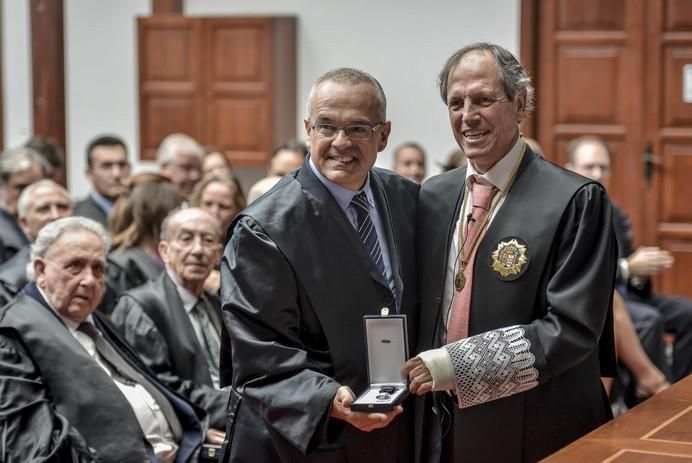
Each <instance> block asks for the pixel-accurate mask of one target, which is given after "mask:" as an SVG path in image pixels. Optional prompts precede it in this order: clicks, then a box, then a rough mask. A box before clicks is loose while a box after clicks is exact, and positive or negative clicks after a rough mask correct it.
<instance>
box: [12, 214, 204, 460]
mask: <svg viewBox="0 0 692 463" xmlns="http://www.w3.org/2000/svg"><path fill="white" fill-rule="evenodd" d="M107 249H108V236H107V235H106V233H105V231H104V230H103V227H101V226H100V225H99V224H98V223H96V222H94V221H92V220H90V219H87V218H84V217H67V218H64V219H60V220H56V221H55V222H51V223H50V224H48V225H46V226H45V227H43V229H42V230H41V231H40V232H39V234H38V237H37V238H36V241H35V242H34V244H33V245H32V259H31V262H32V263H31V265H32V266H31V268H32V273H33V280H34V281H35V282H33V283H30V284H28V285H27V286H26V287H25V288H24V289H23V290H22V293H21V294H19V295H18V296H17V297H16V298H15V299H14V300H13V301H12V302H10V303H9V304H8V305H6V306H4V307H3V308H2V309H0V326H2V327H7V328H12V329H14V330H15V331H16V332H17V333H18V334H19V336H20V339H21V342H22V343H23V344H24V345H25V347H26V352H27V353H28V355H30V356H31V358H32V359H33V361H34V362H35V363H36V365H37V366H38V370H39V371H40V375H41V376H42V377H43V383H44V384H46V386H47V387H48V389H49V391H50V397H51V398H52V404H53V406H54V407H55V410H56V411H57V412H58V413H59V414H60V415H62V416H64V417H65V418H66V419H67V421H68V423H70V425H72V426H73V427H74V428H75V429H76V430H77V431H78V432H79V433H80V434H81V435H82V436H83V438H84V439H85V441H86V443H87V445H88V446H89V447H91V448H93V449H94V450H95V451H96V452H97V453H98V454H99V457H100V461H106V462H120V463H122V462H133V463H134V462H138V463H139V462H143V461H152V462H153V461H164V462H173V461H175V462H186V461H190V460H191V459H192V458H193V456H194V455H195V453H196V451H197V448H198V447H199V445H200V444H201V441H202V438H203V435H204V433H203V432H204V429H203V426H202V422H201V421H200V419H201V418H204V413H203V412H202V411H201V410H198V409H196V408H194V407H193V406H192V405H191V404H189V403H188V402H186V401H185V400H184V399H183V398H182V397H180V396H178V395H176V394H174V393H173V392H172V391H170V390H168V389H166V388H165V387H164V386H163V385H162V384H160V383H159V382H158V381H157V380H156V378H155V376H154V375H153V374H152V373H151V372H150V371H149V370H148V369H147V368H146V367H145V366H144V364H143V363H142V362H141V361H140V360H139V359H138V357H137V356H136V354H134V352H133V351H132V350H131V349H130V348H129V347H128V346H127V344H126V343H125V342H124V341H122V340H121V339H120V338H119V337H118V336H117V335H116V333H115V331H114V329H113V328H112V326H111V325H110V324H109V323H108V322H107V320H104V319H103V318H101V317H100V316H99V314H98V313H96V312H94V309H95V308H96V306H97V304H98V303H99V301H100V300H101V297H102V296H103V293H104V289H105V278H104V275H105V265H106V251H107ZM19 352H21V350H19V349H18V350H17V353H18V354H17V355H19ZM11 379H12V378H3V381H9V380H11ZM3 389H4V388H3ZM34 431H36V430H32V429H26V430H25V432H27V433H33V432H34Z"/></svg>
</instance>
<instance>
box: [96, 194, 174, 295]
mask: <svg viewBox="0 0 692 463" xmlns="http://www.w3.org/2000/svg"><path fill="white" fill-rule="evenodd" d="M127 200H128V202H129V205H128V206H127V207H126V208H125V209H126V210H127V211H129V213H131V214H132V221H131V222H130V224H129V225H128V226H127V227H126V228H125V229H124V230H123V231H121V232H120V233H118V234H116V235H114V236H113V250H112V251H111V252H110V253H109V255H108V274H107V276H106V280H107V282H108V287H109V288H110V290H111V291H112V293H113V294H114V295H119V294H122V293H123V292H124V291H126V290H128V289H131V288H134V287H136V286H139V285H143V284H144V283H146V282H147V281H149V280H153V279H155V278H156V277H157V276H159V274H160V273H161V272H162V270H163V262H162V261H161V258H160V257H159V252H158V245H159V239H160V235H161V223H162V222H163V220H164V219H165V218H166V216H167V215H168V214H169V213H170V212H171V211H172V210H174V209H176V208H177V207H179V206H180V203H181V201H182V198H181V197H180V194H179V193H178V188H177V187H176V186H175V185H173V184H172V183H170V182H160V183H155V182H150V183H143V184H141V185H138V186H136V187H135V188H134V189H133V190H132V193H130V195H129V197H128V199H127Z"/></svg>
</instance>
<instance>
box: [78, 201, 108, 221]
mask: <svg viewBox="0 0 692 463" xmlns="http://www.w3.org/2000/svg"><path fill="white" fill-rule="evenodd" d="M74 215H75V216H78V217H87V218H89V219H92V220H95V221H97V222H98V223H100V224H101V225H103V226H104V227H106V228H108V214H106V211H104V210H103V209H101V206H99V205H98V203H97V202H96V201H94V198H92V197H91V195H89V196H87V197H86V198H84V199H83V200H81V201H77V202H76V203H75V205H74Z"/></svg>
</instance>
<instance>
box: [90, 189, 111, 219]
mask: <svg viewBox="0 0 692 463" xmlns="http://www.w3.org/2000/svg"><path fill="white" fill-rule="evenodd" d="M91 199H93V200H94V202H95V203H96V204H98V206H99V207H100V208H101V209H103V210H104V212H105V213H106V214H110V213H111V210H113V205H114V204H115V203H114V202H113V201H111V200H110V199H108V198H106V197H105V196H103V195H102V194H101V193H99V192H98V191H96V190H92V192H91Z"/></svg>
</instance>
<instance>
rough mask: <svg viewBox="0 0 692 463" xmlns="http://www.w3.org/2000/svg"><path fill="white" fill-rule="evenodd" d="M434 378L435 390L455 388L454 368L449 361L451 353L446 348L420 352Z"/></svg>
mask: <svg viewBox="0 0 692 463" xmlns="http://www.w3.org/2000/svg"><path fill="white" fill-rule="evenodd" d="M418 358H419V359H421V360H422V361H423V363H424V364H425V366H426V367H427V368H428V371H429V372H430V376H432V379H433V391H449V390H451V389H454V370H452V364H451V363H449V354H447V351H446V350H445V349H442V348H440V349H432V350H426V351H425V352H421V353H420V354H418Z"/></svg>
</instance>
